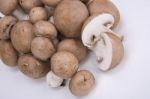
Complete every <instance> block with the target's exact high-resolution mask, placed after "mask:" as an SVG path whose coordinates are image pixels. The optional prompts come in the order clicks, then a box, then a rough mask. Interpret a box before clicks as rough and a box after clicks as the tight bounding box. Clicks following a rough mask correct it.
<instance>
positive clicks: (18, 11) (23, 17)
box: [13, 6, 29, 20]
mask: <svg viewBox="0 0 150 99" xmlns="http://www.w3.org/2000/svg"><path fill="white" fill-rule="evenodd" d="M13 15H14V16H15V17H16V18H18V19H19V20H29V16H28V14H26V13H25V12H24V11H23V10H22V9H21V7H20V6H18V7H17V9H16V10H15V11H14V12H13Z"/></svg>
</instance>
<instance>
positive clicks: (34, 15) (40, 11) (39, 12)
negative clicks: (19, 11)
mask: <svg viewBox="0 0 150 99" xmlns="http://www.w3.org/2000/svg"><path fill="white" fill-rule="evenodd" d="M29 19H30V21H31V22H32V23H36V22H37V21H40V20H47V19H48V13H47V11H46V9H44V8H42V7H34V8H33V9H31V11H30V13H29Z"/></svg>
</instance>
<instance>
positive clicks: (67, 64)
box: [51, 51, 79, 79]
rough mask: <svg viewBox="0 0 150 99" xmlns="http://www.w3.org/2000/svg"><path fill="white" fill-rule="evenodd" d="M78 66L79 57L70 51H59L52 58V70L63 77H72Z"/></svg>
mask: <svg viewBox="0 0 150 99" xmlns="http://www.w3.org/2000/svg"><path fill="white" fill-rule="evenodd" d="M78 67H79V66H78V59H77V58H76V57H75V56H74V55H73V54H72V53H70V52H66V51H59V52H57V53H55V54H54V55H53V56H52V58H51V69H52V71H53V72H54V73H55V74H56V75H57V76H59V77H61V78H63V79H68V78H71V77H72V76H73V75H74V74H75V73H76V72H77V70H78Z"/></svg>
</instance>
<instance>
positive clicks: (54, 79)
mask: <svg viewBox="0 0 150 99" xmlns="http://www.w3.org/2000/svg"><path fill="white" fill-rule="evenodd" d="M46 81H47V84H48V85H49V86H50V87H60V86H61V84H62V83H63V79H62V78H60V77H58V76H57V75H55V74H54V73H53V72H52V71H50V72H49V73H48V74H47V76H46Z"/></svg>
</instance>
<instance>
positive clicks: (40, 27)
mask: <svg viewBox="0 0 150 99" xmlns="http://www.w3.org/2000/svg"><path fill="white" fill-rule="evenodd" d="M33 31H34V34H35V35H36V36H42V37H47V38H50V39H54V38H56V36H57V30H56V28H55V26H54V25H53V24H52V23H50V22H48V21H38V22H36V23H35V24H34V27H33Z"/></svg>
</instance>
